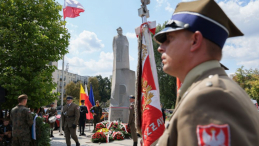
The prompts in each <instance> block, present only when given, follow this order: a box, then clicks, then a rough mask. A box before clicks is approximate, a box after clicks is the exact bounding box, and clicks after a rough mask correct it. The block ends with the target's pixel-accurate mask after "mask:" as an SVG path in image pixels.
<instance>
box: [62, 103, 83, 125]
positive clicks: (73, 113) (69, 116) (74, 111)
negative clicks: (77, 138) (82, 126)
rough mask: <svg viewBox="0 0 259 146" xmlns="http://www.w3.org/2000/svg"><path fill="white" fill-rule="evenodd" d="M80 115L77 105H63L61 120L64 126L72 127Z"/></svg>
mask: <svg viewBox="0 0 259 146" xmlns="http://www.w3.org/2000/svg"><path fill="white" fill-rule="evenodd" d="M79 117H80V113H79V106H78V105H76V104H74V103H71V104H70V105H68V104H66V105H65V106H64V107H63V112H62V114H61V120H62V123H63V124H64V127H69V128H70V127H72V125H73V124H75V125H77V124H78V120H79Z"/></svg>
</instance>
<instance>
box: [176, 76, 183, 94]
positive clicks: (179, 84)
mask: <svg viewBox="0 0 259 146" xmlns="http://www.w3.org/2000/svg"><path fill="white" fill-rule="evenodd" d="M176 86H177V90H176V91H177V96H178V93H179V89H180V88H181V86H182V82H181V81H180V79H179V78H176Z"/></svg>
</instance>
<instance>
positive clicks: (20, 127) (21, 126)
mask: <svg viewBox="0 0 259 146" xmlns="http://www.w3.org/2000/svg"><path fill="white" fill-rule="evenodd" d="M27 100H28V96H27V95H26V94H22V95H20V96H19V97H18V102H19V104H18V105H17V106H15V107H14V108H13V109H12V110H11V115H10V117H11V121H12V145H13V146H20V145H22V146H29V145H30V142H31V137H30V136H29V135H30V128H31V126H32V124H33V119H32V115H31V113H30V110H29V109H28V108H26V107H25V106H26V104H27Z"/></svg>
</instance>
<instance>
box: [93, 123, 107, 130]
mask: <svg viewBox="0 0 259 146" xmlns="http://www.w3.org/2000/svg"><path fill="white" fill-rule="evenodd" d="M102 128H105V125H104V124H103V123H102V122H100V123H97V124H96V127H95V131H98V130H99V129H102Z"/></svg>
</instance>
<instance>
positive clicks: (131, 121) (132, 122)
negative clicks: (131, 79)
mask: <svg viewBox="0 0 259 146" xmlns="http://www.w3.org/2000/svg"><path fill="white" fill-rule="evenodd" d="M129 100H130V107H129V121H128V126H129V127H130V133H131V137H132V139H133V146H137V145H138V135H137V132H136V127H135V111H134V105H135V96H133V95H130V97H129Z"/></svg>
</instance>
